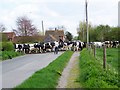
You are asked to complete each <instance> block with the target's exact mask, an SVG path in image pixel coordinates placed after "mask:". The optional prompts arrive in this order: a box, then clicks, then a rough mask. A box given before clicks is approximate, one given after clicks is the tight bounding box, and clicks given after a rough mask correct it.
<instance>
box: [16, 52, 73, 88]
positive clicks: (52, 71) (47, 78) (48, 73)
mask: <svg viewBox="0 0 120 90" xmlns="http://www.w3.org/2000/svg"><path fill="white" fill-rule="evenodd" d="M72 54H73V52H72V51H66V52H64V53H63V54H62V55H61V56H59V57H58V58H57V59H56V60H54V61H53V62H51V63H50V64H49V65H48V66H47V67H45V68H43V69H42V70H39V71H37V72H35V73H34V74H33V75H32V76H31V77H30V78H29V79H27V80H25V81H24V82H23V83H22V84H21V85H19V86H17V87H16V88H56V86H57V84H58V80H59V78H60V76H61V73H62V71H63V69H64V67H65V66H66V65H67V63H68V61H69V60H70V58H71V56H72ZM16 88H15V89H16Z"/></svg>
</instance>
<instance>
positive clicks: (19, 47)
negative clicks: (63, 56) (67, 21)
mask: <svg viewBox="0 0 120 90" xmlns="http://www.w3.org/2000/svg"><path fill="white" fill-rule="evenodd" d="M86 45H87V43H86V42H81V41H69V42H57V41H55V42H47V43H44V42H40V43H33V44H15V50H16V51H23V52H24V53H27V54H28V53H44V52H54V51H55V47H58V50H59V51H66V50H72V51H79V50H82V49H83V48H85V47H86ZM93 45H95V47H96V48H102V47H103V46H104V45H106V47H107V48H110V47H111V48H118V47H119V46H120V41H105V42H90V43H89V46H90V47H92V46H93Z"/></svg>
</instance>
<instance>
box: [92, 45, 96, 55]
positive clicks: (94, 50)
mask: <svg viewBox="0 0 120 90" xmlns="http://www.w3.org/2000/svg"><path fill="white" fill-rule="evenodd" d="M93 49H94V57H95V56H96V48H95V45H94V47H93Z"/></svg>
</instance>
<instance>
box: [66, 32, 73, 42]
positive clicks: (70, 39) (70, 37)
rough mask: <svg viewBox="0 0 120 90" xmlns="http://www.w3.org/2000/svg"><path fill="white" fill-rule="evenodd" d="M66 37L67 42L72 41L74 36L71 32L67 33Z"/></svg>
mask: <svg viewBox="0 0 120 90" xmlns="http://www.w3.org/2000/svg"><path fill="white" fill-rule="evenodd" d="M65 36H66V41H72V39H73V35H72V34H71V33H70V32H68V31H66V33H65Z"/></svg>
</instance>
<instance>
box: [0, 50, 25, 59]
mask: <svg viewBox="0 0 120 90" xmlns="http://www.w3.org/2000/svg"><path fill="white" fill-rule="evenodd" d="M20 55H23V53H19V52H15V51H0V56H2V57H1V59H2V60H6V59H12V58H14V57H17V56H20Z"/></svg>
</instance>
